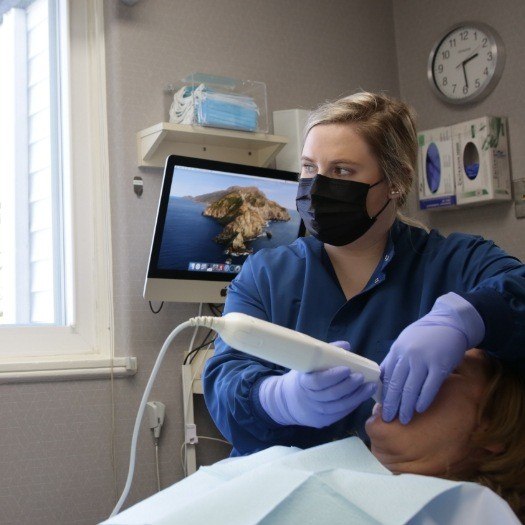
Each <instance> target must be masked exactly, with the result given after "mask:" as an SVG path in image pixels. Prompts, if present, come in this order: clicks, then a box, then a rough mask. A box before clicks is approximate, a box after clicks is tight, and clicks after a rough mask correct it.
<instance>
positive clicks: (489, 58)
mask: <svg viewBox="0 0 525 525" xmlns="http://www.w3.org/2000/svg"><path fill="white" fill-rule="evenodd" d="M487 60H488V61H489V62H490V61H491V60H492V51H488V52H487Z"/></svg>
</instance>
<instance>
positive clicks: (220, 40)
mask: <svg viewBox="0 0 525 525" xmlns="http://www.w3.org/2000/svg"><path fill="white" fill-rule="evenodd" d="M74 1H77V0H74ZM105 16H106V22H105V25H106V31H107V82H108V113H109V137H110V143H109V150H110V171H111V206H112V235H113V254H114V291H115V331H116V334H115V335H116V352H117V354H118V355H134V356H137V357H138V362H139V373H138V374H137V376H136V377H135V378H133V379H122V380H118V381H116V382H115V389H114V395H115V400H116V405H115V417H116V442H117V447H116V459H117V461H116V469H117V477H118V481H119V483H118V490H119V491H120V490H122V487H123V482H124V479H125V476H126V473H127V466H128V454H129V443H130V439H131V432H132V426H133V422H134V419H135V414H136V410H137V407H138V403H139V400H140V397H141V395H142V392H143V389H144V387H145V384H146V381H147V378H148V377H149V373H150V371H151V368H152V366H153V362H154V360H155V358H156V356H157V354H158V351H159V349H160V346H161V345H162V343H163V342H164V339H165V338H166V336H167V335H168V333H169V332H170V331H171V330H172V328H173V327H175V326H176V325H178V324H179V323H181V322H183V321H185V320H186V319H187V318H188V317H190V316H192V315H195V314H196V305H182V304H178V305H168V306H165V307H164V309H163V310H162V311H161V313H160V314H158V315H153V314H152V313H151V312H150V310H149V307H148V305H147V303H146V302H145V301H144V300H143V299H142V287H143V282H144V274H145V269H146V264H147V258H148V253H149V247H150V240H151V234H152V229H153V222H154V218H155V212H156V205H157V199H158V196H159V190H160V183H161V171H160V170H157V169H147V170H140V169H138V168H137V162H136V157H137V154H136V144H135V133H136V132H137V131H138V130H140V129H143V128H145V127H148V126H151V125H153V124H155V123H157V122H160V121H162V120H165V118H166V102H167V101H166V99H165V97H164V95H163V89H164V86H165V85H166V84H167V83H168V82H176V81H177V80H179V79H180V78H182V77H183V76H185V75H187V74H188V73H190V72H192V71H203V72H209V73H214V74H224V75H231V76H235V77H238V78H245V79H251V80H260V81H263V82H266V85H267V90H268V102H269V110H270V112H271V111H273V110H276V109H287V108H294V107H306V108H309V107H312V106H315V105H317V104H318V103H320V102H322V101H323V100H325V99H328V98H335V97H338V96H340V95H344V94H349V93H351V92H353V91H355V90H357V89H359V88H362V89H368V90H379V89H382V90H386V91H388V92H390V93H391V94H393V95H398V94H399V88H398V80H397V64H396V54H395V38H394V25H393V11H392V2H391V0H372V1H370V0H352V1H351V2H349V1H348V0H332V1H331V2H324V3H323V2H319V1H317V0H288V1H284V0H268V1H266V2H260V1H258V0H221V1H219V2H212V1H210V0H208V1H205V0H178V1H170V0H140V1H139V2H138V4H137V5H136V6H135V7H132V8H129V7H126V6H124V5H123V4H122V3H121V2H120V1H117V0H106V2H105ZM136 175H141V176H142V177H143V178H144V195H143V197H142V198H141V199H138V198H137V197H136V196H135V195H134V193H133V190H132V180H133V177H134V176H136ZM190 335H191V333H190V334H183V336H181V338H180V339H179V340H178V341H177V344H176V345H174V346H175V347H174V348H173V351H172V352H171V353H170V354H169V355H168V356H167V357H166V360H165V364H164V366H163V368H162V369H161V372H160V374H159V377H158V380H157V382H156V387H155V389H154V392H153V394H152V398H156V399H158V400H160V401H163V402H164V403H166V405H167V421H166V426H165V430H164V434H163V437H162V445H161V453H160V455H161V465H162V468H161V478H162V481H163V483H164V485H167V484H170V483H173V482H174V481H176V480H178V479H180V478H181V476H182V468H181V466H180V460H179V454H180V446H181V444H182V408H181V381H180V364H181V350H182V349H184V348H186V347H187V345H188V343H189V338H190ZM111 396H112V394H111V388H110V384H109V382H107V381H82V382H62V383H40V384H20V385H2V386H0V458H1V459H0V461H1V466H2V476H1V478H0V489H1V490H0V523H2V524H6V525H7V524H15V523H16V524H17V525H25V524H27V525H29V524H31V525H33V524H36V523H38V524H39V525H46V524H57V523H64V524H65V523H67V524H83V525H84V524H85V525H88V524H93V523H96V522H98V521H100V520H102V519H103V518H104V517H106V516H107V515H108V514H109V512H110V511H111V509H112V507H113V504H114V502H115V499H114V497H115V489H114V483H113V478H114V473H113V468H112V455H111V440H112V431H111V429H112V425H111V419H112V411H111ZM198 417H199V421H201V420H202V421H203V424H202V426H203V427H206V426H207V425H206V414H205V410H204V407H203V405H202V403H199V414H198ZM208 430H209V429H206V428H205V431H203V432H202V433H207V432H208ZM199 433H201V431H199ZM199 447H200V448H201V450H203V451H204V452H203V453H202V454H201V457H202V458H203V462H207V461H211V460H212V459H214V458H215V457H218V456H219V455H221V454H224V449H222V450H221V449H220V448H219V447H220V445H218V446H217V447H216V448H213V447H212V445H211V444H210V443H206V442H203V443H202V445H199ZM155 488H156V482H155V464H154V450H153V446H152V441H151V438H150V436H149V431H148V430H147V429H146V431H145V432H143V434H141V438H140V444H139V455H138V462H137V468H136V474H135V482H134V486H133V491H132V494H131V496H130V498H129V499H128V503H129V502H133V501H137V500H138V499H142V498H144V497H146V496H148V495H150V494H152V493H153V492H154V491H155Z"/></svg>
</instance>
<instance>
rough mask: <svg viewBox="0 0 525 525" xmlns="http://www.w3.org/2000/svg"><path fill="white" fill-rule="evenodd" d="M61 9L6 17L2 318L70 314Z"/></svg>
mask: <svg viewBox="0 0 525 525" xmlns="http://www.w3.org/2000/svg"><path fill="white" fill-rule="evenodd" d="M15 5H17V4H15ZM22 6H25V8H24V7H22ZM56 14H57V1H56V0H34V1H32V2H27V1H26V2H18V7H12V8H10V9H9V10H8V11H7V12H5V13H4V14H3V19H2V22H1V24H0V42H1V45H0V48H1V49H2V53H1V55H0V75H1V77H0V78H2V81H1V87H0V89H1V91H0V99H1V102H0V103H1V104H2V110H1V111H0V114H2V116H3V118H2V119H1V121H0V127H1V133H0V137H1V141H0V205H1V208H0V210H1V211H0V213H1V219H0V220H1V225H0V228H1V229H0V232H1V235H0V249H1V253H2V269H1V274H0V276H1V279H0V289H1V297H2V306H1V309H0V310H1V317H0V322H1V323H2V324H10V325H31V324H53V325H65V324H66V323H67V321H68V320H67V318H66V304H65V298H64V290H66V288H67V287H68V285H67V284H66V282H65V265H64V260H63V251H64V237H63V231H64V229H63V214H62V211H63V209H64V206H63V202H62V191H61V189H62V169H61V168H62V163H61V162H60V160H61V159H60V147H59V145H60V144H61V143H62V140H61V138H62V137H61V131H62V126H61V125H60V124H61V122H60V120H61V119H60V109H61V108H62V107H63V108H64V109H66V105H62V104H61V96H60V85H59V76H58V71H60V70H63V69H64V68H63V67H60V55H59V51H60V49H59V45H57V44H58V42H57V40H58V39H55V38H54V37H58V32H57V24H56V23H55V21H56V16H55V15H56Z"/></svg>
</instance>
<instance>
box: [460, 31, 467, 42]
mask: <svg viewBox="0 0 525 525" xmlns="http://www.w3.org/2000/svg"><path fill="white" fill-rule="evenodd" d="M459 35H460V36H461V40H468V31H460V33H459Z"/></svg>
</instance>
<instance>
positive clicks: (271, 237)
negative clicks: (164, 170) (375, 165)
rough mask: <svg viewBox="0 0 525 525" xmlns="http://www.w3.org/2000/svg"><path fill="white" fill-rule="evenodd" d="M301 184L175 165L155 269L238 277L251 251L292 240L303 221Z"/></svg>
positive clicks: (292, 181) (288, 242) (297, 233)
mask: <svg viewBox="0 0 525 525" xmlns="http://www.w3.org/2000/svg"><path fill="white" fill-rule="evenodd" d="M252 170H253V168H252ZM261 171H265V170H261ZM266 171H268V172H269V171H272V170H266ZM273 172H274V173H279V172H277V170H273ZM283 173H288V172H283ZM289 175H291V174H289ZM297 184H298V183H297V181H296V180H282V179H279V178H268V177H259V176H255V175H246V174H243V173H233V172H224V171H217V170H209V169H202V168H195V167H189V166H175V167H174V170H173V176H172V180H171V187H170V191H169V200H168V203H167V207H166V211H165V219H164V225H163V230H162V237H161V241H160V246H159V250H158V259H157V262H156V265H155V266H156V269H157V270H160V271H163V270H178V271H185V272H199V273H200V275H202V273H201V272H209V273H212V274H216V275H217V274H223V275H224V274H229V275H232V274H233V276H234V275H235V274H237V273H238V272H239V271H240V270H241V267H242V264H243V262H244V261H245V260H246V257H247V256H248V255H250V254H252V253H255V252H257V251H258V250H260V249H262V248H274V247H276V246H280V245H283V244H290V243H292V242H293V241H294V240H295V239H296V238H297V237H298V235H299V232H300V226H301V219H300V217H299V214H298V212H297V211H296V208H295V198H296V194H297ZM224 276H225V275H224ZM225 277H226V276H225Z"/></svg>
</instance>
